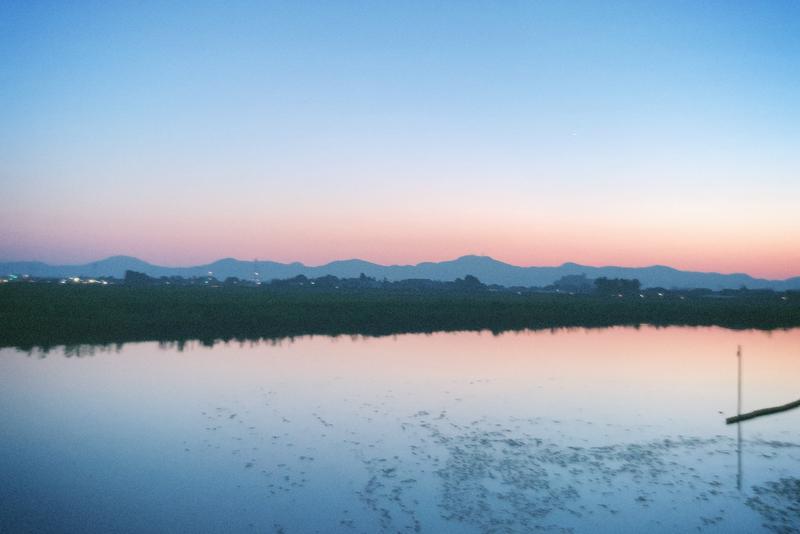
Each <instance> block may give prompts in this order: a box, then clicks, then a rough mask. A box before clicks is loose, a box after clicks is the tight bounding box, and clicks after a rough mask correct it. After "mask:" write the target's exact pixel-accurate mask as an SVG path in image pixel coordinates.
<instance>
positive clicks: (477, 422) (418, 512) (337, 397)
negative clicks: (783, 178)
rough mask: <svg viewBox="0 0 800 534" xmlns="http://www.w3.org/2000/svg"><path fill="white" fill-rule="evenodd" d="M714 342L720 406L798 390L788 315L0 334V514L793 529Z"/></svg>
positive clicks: (799, 419)
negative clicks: (715, 324)
mask: <svg viewBox="0 0 800 534" xmlns="http://www.w3.org/2000/svg"><path fill="white" fill-rule="evenodd" d="M737 345H742V347H743V351H744V356H743V359H742V369H743V381H742V383H743V388H742V395H743V396H742V399H743V411H749V410H753V409H757V408H763V407H766V406H773V405H778V404H784V403H786V402H789V401H792V400H795V399H797V398H798V397H800V378H798V377H800V329H795V330H791V331H777V332H772V333H765V332H755V331H745V332H740V331H730V330H724V329H719V328H677V327H675V328H663V329H655V328H641V329H634V328H610V329H602V330H599V329H598V330H585V329H576V330H569V331H567V330H559V331H554V332H549V331H545V332H521V333H507V334H503V335H499V336H495V335H491V334H489V333H446V334H444V333H443V334H434V335H402V336H396V337H386V338H354V339H353V338H327V337H314V338H300V339H295V340H285V341H283V342H280V343H246V344H242V345H239V344H218V345H216V346H214V347H204V346H201V345H194V344H189V345H187V346H183V347H178V346H163V345H162V346H159V345H158V344H156V343H138V344H129V345H124V346H122V347H107V348H103V347H86V346H83V347H68V348H60V349H56V350H53V351H50V352H48V353H47V354H44V353H41V352H33V353H25V352H21V351H17V350H13V349H4V350H2V351H0V408H1V409H2V417H1V418H0V479H1V480H2V481H3V482H2V484H0V531H2V532H231V531H234V532H236V531H238V532H287V533H290V532H315V531H318V532H381V531H384V532H398V531H399V532H416V531H420V532H437V533H438V532H527V531H537V530H541V531H553V532H565V531H566V532H569V531H574V532H620V531H630V532H633V531H641V530H644V529H647V530H649V531H650V532H674V531H689V530H694V531H696V530H700V531H707V532H762V531H764V532H770V531H773V532H792V531H796V529H797V528H798V525H800V482H798V477H800V410H795V411H792V412H785V413H783V414H779V415H774V416H770V417H765V418H761V419H757V420H753V421H749V422H747V423H744V424H742V425H741V426H740V427H737V426H736V425H732V426H726V425H725V424H724V419H725V417H727V416H730V415H733V414H735V413H736V403H737V359H736V347H737ZM739 431H740V432H741V440H740V439H739V438H740V436H739Z"/></svg>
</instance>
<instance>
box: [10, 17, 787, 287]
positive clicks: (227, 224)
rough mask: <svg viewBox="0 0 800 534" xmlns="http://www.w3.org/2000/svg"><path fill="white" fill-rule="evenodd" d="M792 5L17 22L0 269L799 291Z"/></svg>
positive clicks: (12, 49) (13, 24)
mask: <svg viewBox="0 0 800 534" xmlns="http://www.w3.org/2000/svg"><path fill="white" fill-rule="evenodd" d="M798 58H800V3H798V2H783V3H782V2H769V3H758V2H746V3H745V2H742V3H737V2H703V3H698V2H631V3H624V2H614V3H608V4H603V3H600V2H573V3H566V2H504V3H489V2H431V3H426V2H419V3H415V2H402V3H400V2H392V3H390V2H324V3H323V2H319V3H307V2H273V3H271V2H253V3H248V2H231V3H221V2H216V3H204V2H187V3H178V2H167V3H156V2H153V3H147V2H141V3H124V2H120V3H99V2H98V3H89V2H76V3H70V4H68V3H63V2H57V3H46V2H4V3H3V4H2V6H0V183H2V186H3V189H4V191H5V194H4V195H3V196H2V198H1V199H0V224H2V228H3V229H2V230H1V231H0V258H2V259H42V260H46V261H88V260H93V259H97V258H99V257H102V256H106V255H109V254H114V253H126V254H134V255H138V256H141V257H144V258H145V259H148V260H151V261H156V262H160V263H168V264H185V263H191V262H195V261H203V260H211V259H215V258H217V257H222V256H231V255H232V256H238V257H245V258H249V257H256V256H257V257H263V258H271V259H276V260H284V261H286V260H300V261H305V262H307V263H321V262H323V261H327V260H331V259H337V258H344V257H353V256H358V257H362V258H365V259H371V260H375V261H381V262H384V263H395V262H399V263H408V262H416V261H422V260H426V259H444V258H446V257H453V256H457V255H460V254H463V253H481V252H483V253H487V254H491V255H493V256H495V257H498V258H499V259H504V260H507V261H512V262H515V263H520V264H554V263H560V262H563V261H577V262H583V263H590V264H601V263H616V264H625V265H645V264H651V263H667V264H671V265H675V266H678V267H685V268H698V269H709V270H712V269H713V270H721V271H748V272H754V273H756V274H764V275H774V276H783V275H786V276H788V275H789V274H800V252H798V251H800V216H798V215H797V214H795V213H794V211H795V208H794V206H795V203H796V199H797V198H800V195H799V194H800V179H798V178H800V156H798V153H800V150H798V147H800V60H799V59H798Z"/></svg>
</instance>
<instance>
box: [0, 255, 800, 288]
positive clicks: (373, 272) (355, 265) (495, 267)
mask: <svg viewBox="0 0 800 534" xmlns="http://www.w3.org/2000/svg"><path fill="white" fill-rule="evenodd" d="M126 270H131V271H138V272H142V273H145V274H147V275H149V276H153V277H160V276H183V277H194V276H208V274H209V273H212V275H213V276H214V277H216V278H218V279H221V280H222V279H225V278H227V277H229V276H235V277H237V278H242V279H252V278H253V277H254V273H255V272H258V273H259V277H260V279H261V280H263V281H268V280H272V279H282V278H291V277H294V276H297V275H300V274H302V275H305V276H307V277H309V278H316V277H320V276H325V275H333V276H338V277H340V278H353V277H357V276H359V275H360V274H361V273H364V274H365V275H367V276H371V277H374V278H377V279H379V280H382V279H384V278H386V279H387V280H406V279H411V278H427V279H431V280H443V281H452V280H455V279H456V278H463V277H464V276H466V275H468V274H471V275H473V276H477V277H478V278H479V279H480V280H481V281H482V282H484V283H486V284H499V285H503V286H508V287H510V286H526V287H527V286H539V287H541V286H546V285H550V284H552V283H553V282H555V281H556V280H558V279H559V278H561V277H562V276H565V275H572V274H578V275H579V274H585V275H586V276H587V277H589V278H599V277H603V276H605V277H607V278H636V279H638V280H639V281H640V282H641V283H642V287H664V288H667V289H672V288H676V289H691V288H708V289H713V290H721V289H738V288H740V287H742V286H746V287H748V288H750V289H774V290H776V291H785V290H800V276H798V277H794V278H789V279H786V280H766V279H763V278H755V277H752V276H750V275H748V274H744V273H735V274H721V273H714V272H695V271H681V270H678V269H674V268H672V267H666V266H663V265H653V266H650V267H614V266H609V267H591V266H587V265H579V264H577V263H564V264H563V265H560V266H557V267H519V266H516V265H510V264H508V263H503V262H501V261H498V260H495V259H493V258H490V257H488V256H462V257H460V258H457V259H454V260H449V261H441V262H423V263H418V264H416V265H379V264H376V263H371V262H368V261H364V260H359V259H350V260H338V261H333V262H331V263H328V264H325V265H320V266H316V267H312V266H307V265H304V264H302V263H298V262H294V263H279V262H274V261H258V262H253V261H242V260H237V259H234V258H223V259H220V260H217V261H215V262H212V263H209V264H205V265H196V266H192V267H164V266H159V265H153V264H150V263H147V262H145V261H142V260H140V259H138V258H134V257H131V256H112V257H110V258H106V259H103V260H99V261H95V262H91V263H87V264H83V265H49V264H46V263H42V262H7V263H0V275H9V274H17V275H21V274H27V275H30V276H37V277H52V278H58V277H68V276H80V277H100V276H113V277H115V278H122V277H123V276H124V275H125V271H126Z"/></svg>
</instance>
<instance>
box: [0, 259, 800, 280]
mask: <svg viewBox="0 0 800 534" xmlns="http://www.w3.org/2000/svg"><path fill="white" fill-rule="evenodd" d="M115 258H128V259H133V260H136V261H140V262H143V263H146V264H148V265H150V266H152V267H159V268H166V269H191V268H196V267H205V266H208V265H211V264H214V263H218V262H221V261H225V260H233V261H238V262H242V263H254V262H258V263H275V264H279V265H286V266H289V265H300V266H302V267H306V268H311V269H318V268H321V267H327V266H329V265H331V264H333V263H346V262H353V261H358V262H364V263H369V264H371V265H375V266H378V267H419V266H420V265H424V264H440V263H449V262H455V261H458V260H462V259H465V258H482V259H489V260H491V261H493V262H497V263H500V264H503V265H506V266H509V267H516V268H520V269H531V268H546V269H558V268H560V267H564V266H567V265H574V266H577V267H588V268H592V269H650V268H666V269H672V270H675V271H679V272H684V273H698V274H717V275H730V276H736V275H744V276H749V277H750V278H753V279H754V280H766V281H772V282H785V281H787V280H792V279H794V278H798V277H800V274H795V275H791V276H788V277H786V278H765V277H760V276H754V275H752V274H749V273H746V272H743V271H738V272H721V271H697V270H686V269H681V268H678V267H673V266H671V265H664V264H650V265H640V266H627V265H613V264H611V265H609V264H606V265H591V264H584V263H578V262H574V261H565V262H563V263H561V264H558V265H537V264H530V265H517V264H514V263H508V262H505V261H503V260H498V259H496V258H494V257H492V256H488V255H485V254H463V255H461V256H458V257H456V258H453V259H446V260H439V261H432V260H425V261H420V262H418V263H389V264H385V263H378V262H375V261H370V260H365V259H361V258H347V259H338V260H331V261H328V262H326V263H321V264H318V265H309V264H306V263H303V262H302V261H289V262H281V261H276V260H269V259H263V260H262V259H259V258H254V259H252V260H244V259H239V258H235V257H233V256H225V257H222V258H219V259H216V260H212V261H210V262H206V263H197V264H193V265H164V264H160V263H154V262H151V261H149V260H145V259H142V258H139V257H137V256H132V255H129V254H112V255H110V256H106V257H104V258H101V259H98V260H93V261H87V262H84V263H50V262H46V261H41V260H3V259H0V263H6V264H10V263H40V264H44V265H47V266H50V267H54V266H58V267H82V266H87V265H92V264H93V263H100V262H104V261H108V260H111V259H115Z"/></svg>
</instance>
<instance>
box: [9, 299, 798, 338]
mask: <svg viewBox="0 0 800 534" xmlns="http://www.w3.org/2000/svg"><path fill="white" fill-rule="evenodd" d="M798 297H800V296H798V295H797V294H793V295H791V296H790V297H788V298H787V297H784V298H782V296H781V295H778V294H772V295H753V296H747V295H744V296H738V297H731V298H709V297H679V296H676V295H666V296H664V297H663V298H649V297H648V298H639V297H638V295H634V296H626V297H624V298H618V297H616V296H597V295H563V294H528V295H517V294H515V293H510V292H508V293H503V292H490V291H478V292H463V293H459V292H446V293H445V292H407V293H404V292H396V291H386V290H382V289H371V290H347V291H342V290H333V289H312V288H283V289H278V288H269V287H267V288H264V287H262V288H251V287H213V288H212V287H170V286H158V287H128V286H104V287H97V286H70V285H59V284H4V285H3V286H1V287H0V346H4V347H7V346H16V347H20V348H30V347H34V346H39V347H49V346H54V345H64V344H66V345H70V344H106V343H121V342H130V341H150V340H152V341H180V340H189V339H198V340H201V341H206V342H211V341H214V340H229V339H260V338H281V337H288V336H298V335H305V334H328V335H338V334H363V335H386V334H394V333H410V332H434V331H453V330H492V331H496V332H499V331H503V330H515V329H524V328H532V329H537V328H557V327H576V326H586V327H602V326H613V325H638V324H653V325H663V326H667V325H689V326H710V325H716V326H722V327H727V328H736V329H744V328H755V329H775V328H788V327H794V326H800V298H798Z"/></svg>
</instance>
